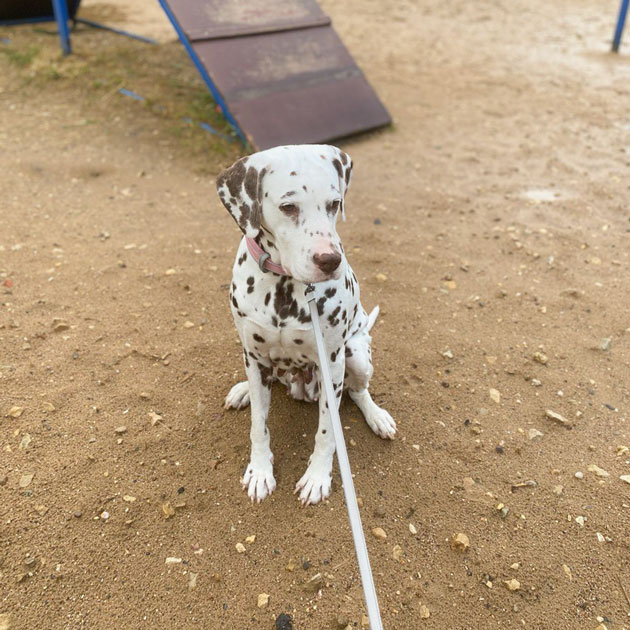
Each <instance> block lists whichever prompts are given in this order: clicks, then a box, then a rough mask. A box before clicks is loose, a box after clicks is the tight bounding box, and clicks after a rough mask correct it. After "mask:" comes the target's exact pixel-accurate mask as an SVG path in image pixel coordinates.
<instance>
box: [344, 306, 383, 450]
mask: <svg viewBox="0 0 630 630" xmlns="http://www.w3.org/2000/svg"><path fill="white" fill-rule="evenodd" d="M377 316H378V307H377V308H375V309H374V310H373V311H372V312H371V313H370V315H369V318H368V322H367V325H366V326H365V328H363V329H362V330H361V331H360V332H358V333H357V334H356V335H354V336H353V337H351V338H350V339H348V341H347V342H346V350H345V352H346V373H347V376H346V379H345V383H344V384H345V386H346V387H347V388H348V393H349V394H350V398H352V400H353V401H354V402H355V403H356V405H357V407H358V408H359V409H360V410H361V413H362V414H363V417H364V418H365V421H366V422H367V423H368V426H369V427H370V429H372V431H374V433H376V435H379V436H380V437H382V438H389V439H391V438H393V437H394V435H395V434H396V423H395V422H394V419H393V418H392V417H391V416H390V415H389V413H388V412H387V411H386V410H385V409H383V408H381V407H379V406H378V405H377V404H376V403H375V402H374V401H373V400H372V396H370V392H369V391H368V387H369V385H370V378H372V373H373V372H374V368H373V367H372V350H371V348H370V343H371V338H370V335H369V330H370V329H371V328H372V326H373V325H374V322H375V320H376V317H377Z"/></svg>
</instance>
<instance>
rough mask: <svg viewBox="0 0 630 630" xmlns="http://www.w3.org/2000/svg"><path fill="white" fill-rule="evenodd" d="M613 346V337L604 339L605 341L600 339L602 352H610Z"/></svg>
mask: <svg viewBox="0 0 630 630" xmlns="http://www.w3.org/2000/svg"><path fill="white" fill-rule="evenodd" d="M611 345H612V337H604V338H603V339H600V341H599V344H598V348H599V349H600V350H601V351H602V352H608V351H609V350H610V346H611Z"/></svg>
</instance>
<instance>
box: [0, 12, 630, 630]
mask: <svg viewBox="0 0 630 630" xmlns="http://www.w3.org/2000/svg"><path fill="white" fill-rule="evenodd" d="M85 4H86V7H85V9H86V10H85V14H86V17H87V16H88V15H87V14H88V13H89V12H90V11H93V12H94V14H93V15H92V16H91V17H94V18H95V19H101V17H103V18H104V16H103V14H107V12H108V11H110V12H111V13H110V15H111V14H113V13H115V12H119V13H120V12H121V11H124V7H123V8H122V9H121V7H120V5H121V3H119V2H117V3H114V2H109V1H104V2H101V3H98V4H97V3H94V4H92V3H89V2H86V3H85ZM134 6H137V5H136V3H134ZM146 6H148V4H147V5H146ZM324 8H325V10H326V11H327V12H329V13H330V14H331V15H332V17H333V19H334V23H335V27H336V28H337V29H338V31H339V32H340V34H341V35H342V37H343V38H344V40H345V42H346V43H347V45H348V47H349V48H350V50H351V51H352V53H353V54H354V55H355V56H356V58H357V60H358V62H359V63H360V65H361V66H362V67H363V68H364V70H365V72H366V74H367V76H368V77H369V79H370V80H371V82H372V83H373V85H374V86H375V88H376V89H377V91H378V92H379V94H380V95H381V97H382V99H383V100H384V102H385V103H386V105H387V106H388V108H389V109H390V111H391V113H392V115H393V117H394V118H395V121H396V123H395V126H394V127H393V128H392V129H390V130H386V131H383V132H378V133H373V134H368V135H366V136H363V137H360V138H356V139H352V140H348V141H345V142H343V144H342V146H343V148H344V149H345V150H346V151H348V152H349V153H350V154H351V155H352V157H353V159H354V162H355V173H354V179H353V185H352V189H351V191H350V193H349V197H348V206H347V207H348V221H347V222H346V223H345V224H343V225H342V226H341V228H340V231H341V233H342V236H343V239H344V243H345V246H346V250H347V252H348V253H349V257H350V260H351V263H352V265H353V267H354V269H355V270H356V271H357V274H358V276H359V280H360V281H361V287H362V297H363V302H364V305H365V306H366V308H371V307H372V306H373V305H374V304H376V303H378V304H380V306H381V309H382V316H381V318H380V319H379V322H378V324H377V326H376V329H375V332H374V359H375V365H376V371H375V376H374V380H373V384H372V389H373V391H374V394H375V397H376V399H377V400H378V402H379V403H381V404H382V405H384V406H385V407H386V408H387V409H388V410H389V411H390V412H391V413H392V415H393V416H394V417H395V419H396V420H397V422H398V426H399V429H400V434H399V437H398V439H397V440H396V441H394V442H384V441H382V440H380V439H378V438H377V437H375V436H374V435H373V434H372V433H371V432H370V430H369V428H368V427H367V426H366V425H365V424H364V423H363V421H362V420H361V419H360V415H359V412H358V410H357V409H356V408H355V407H354V406H353V405H352V403H350V402H349V401H345V400H344V402H343V404H342V420H343V423H344V425H345V427H346V438H347V441H348V442H349V443H350V444H351V446H350V447H349V448H350V458H351V462H352V466H353V470H354V473H355V482H356V487H357V492H358V494H359V496H360V497H361V500H362V503H363V507H362V517H363V520H364V525H365V528H366V531H367V532H368V544H369V549H370V554H371V559H372V563H373V567H374V571H375V578H376V583H377V589H378V593H379V597H380V602H381V608H382V613H383V619H384V625H385V628H391V629H393V628H396V629H400V630H407V629H409V630H411V629H418V628H427V629H430V628H436V629H437V628H440V629H444V628H449V629H454V630H459V629H462V630H464V629H473V628H474V629H477V628H530V629H554V630H560V629H577V628H592V629H595V628H599V629H600V630H602V629H603V628H608V629H622V628H630V617H629V614H630V599H629V598H628V595H629V594H630V483H628V482H627V481H626V482H624V480H623V479H620V477H621V476H624V475H626V476H627V475H630V452H628V450H627V449H626V448H625V447H626V446H630V427H629V423H628V413H629V410H628V405H629V403H630V366H629V362H630V314H629V309H628V305H629V290H630V273H629V264H630V259H629V247H628V242H629V239H630V209H629V206H628V193H629V181H630V180H629V178H628V173H629V168H628V167H629V166H630V107H629V102H630V60H629V58H628V54H627V52H628V44H626V45H625V47H624V48H623V49H622V54H621V55H620V56H612V55H610V54H609V53H608V47H609V42H610V38H611V36H612V29H613V25H614V19H615V15H616V9H617V2H616V0H615V1H613V0H606V1H604V2H596V1H595V0H572V1H571V2H569V1H568V0H555V1H553V2H549V1H548V0H545V1H543V0H528V1H527V2H525V0H512V1H510V2H507V1H502V2H501V1H492V2H490V1H486V2H476V3H468V2H463V1H462V0H456V1H454V2H448V3H444V2H441V1H439V0H420V1H418V2H403V1H400V2H394V1H391V0H389V1H387V2H382V1H379V2H377V1H376V0H371V1H366V0H362V1H360V0H349V1H348V2H343V3H333V2H332V0H327V1H326V2H325V3H324ZM147 10H148V9H147ZM99 12H100V15H98V14H99ZM117 19H118V20H119V22H120V23H121V24H125V16H124V13H123V15H122V16H121V15H119V17H118V18H117ZM135 19H136V18H134V20H135ZM156 19H157V18H156ZM134 20H131V19H130V20H129V27H130V28H132V29H135V28H136V26H137V24H136V23H134ZM140 22H142V20H140ZM0 34H1V35H2V37H4V38H9V39H10V42H9V43H7V42H5V41H3V42H2V43H0V47H1V52H0V112H1V116H0V149H1V150H0V188H1V190H2V193H3V194H2V202H1V204H2V205H1V206H0V350H1V354H0V448H1V451H2V454H1V459H0V628H3V629H5V630H6V629H7V628H10V629H11V630H13V629H23V628H28V629H30V630H32V629H35V628H38V629H39V628H41V629H42V630H43V629H58V628H69V629H74V628H90V629H110V628H112V627H120V628H125V629H136V628H173V629H177V628H191V627H199V628H209V629H215V628H226V629H232V628H238V629H241V628H251V629H258V628H260V629H268V630H271V629H272V628H274V627H275V625H274V624H275V620H276V618H277V617H278V615H280V614H281V613H284V614H287V615H290V617H291V619H292V622H293V628H295V629H300V630H315V629H321V628H343V627H345V626H349V627H350V628H352V629H354V628H360V627H361V626H362V615H363V613H364V608H363V603H362V591H361V584H360V580H359V576H358V571H357V568H356V565H355V557H354V551H353V546H352V541H351V538H350V534H349V529H348V525H347V517H346V511H345V507H344V502H343V493H342V491H341V488H340V485H339V480H338V474H337V473H335V488H334V492H333V494H332V496H331V498H330V500H328V501H327V502H326V503H325V504H323V505H320V506H316V507H311V508H308V509H305V508H302V507H301V506H300V505H299V502H298V501H297V499H296V497H295V496H293V494H292V491H293V486H294V483H295V481H296V480H297V479H298V478H299V477H300V476H301V474H302V472H303V470H304V468H305V465H306V460H307V457H308V455H309V454H310V451H311V449H312V440H313V436H314V430H315V419H316V411H315V408H314V407H313V406H309V405H306V404H300V403H297V402H295V401H292V400H290V399H288V398H287V397H286V395H285V393H284V392H283V391H282V390H281V389H278V390H275V391H274V398H273V405H272V418H271V422H270V429H271V433H272V442H273V450H274V453H275V456H276V462H275V470H276V479H277V481H278V488H277V490H276V491H275V493H274V494H273V496H272V497H271V498H270V499H268V500H266V501H265V502H264V503H263V504H261V505H260V506H253V505H251V504H250V503H249V501H248V500H247V497H246V495H245V494H243V493H242V492H241V491H240V487H239V482H238V480H239V476H240V474H241V473H242V471H243V469H244V467H245V464H246V463H247V458H248V449H249V417H248V411H246V410H245V411H242V412H224V411H223V409H222V402H223V398H224V396H225V394H226V393H227V391H228V390H229V388H230V386H231V385H232V384H233V383H235V382H236V381H237V380H240V379H241V377H242V373H243V371H242V366H241V355H240V350H239V345H238V343H237V338H236V333H235V330H234V326H233V323H232V321H231V318H230V313H229V308H228V300H227V290H228V283H229V281H230V270H231V266H232V261H233V255H234V253H235V251H236V247H237V244H238V240H239V232H238V229H237V228H236V226H235V225H234V223H233V221H232V219H231V218H230V217H229V216H228V214H227V213H226V212H225V210H224V209H222V207H221V206H220V204H219V202H218V200H217V197H216V194H215V190H214V181H213V180H214V176H215V175H216V174H217V173H218V172H219V170H220V169H221V167H223V166H226V165H228V164H230V163H231V162H232V161H233V160H234V159H235V158H236V157H237V156H238V154H239V147H238V146H237V145H236V144H229V143H225V142H223V141H217V140H215V139H214V137H213V136H210V135H209V134H207V133H206V132H204V131H202V130H200V129H199V128H198V127H195V126H194V125H188V126H186V125H182V123H181V117H182V116H183V115H184V114H185V111H184V110H185V109H186V107H189V106H190V107H192V108H193V109H194V111H195V112H196V115H197V116H198V117H202V116H207V117H209V119H212V120H213V121H214V122H215V124H220V122H216V120H215V119H216V117H215V118H212V116H214V113H213V110H212V107H211V106H210V105H209V104H208V103H207V102H205V101H204V100H203V99H204V98H205V96H204V95H205V90H204V88H203V86H202V85H201V82H200V81H199V80H198V79H197V77H196V75H195V72H194V69H193V68H192V64H190V63H189V61H188V60H187V58H186V55H185V53H184V51H183V49H182V48H181V46H179V45H178V44H176V43H170V44H165V45H163V46H160V47H149V46H146V45H143V44H141V43H138V42H133V41H130V40H127V39H122V38H120V37H116V36H114V35H112V34H108V33H103V32H97V31H91V30H87V29H81V30H80V32H79V33H77V35H76V36H75V38H74V41H73V43H74V46H75V50H76V55H74V56H73V58H72V59H66V60H62V59H60V58H59V56H58V52H57V50H58V49H57V42H56V40H55V38H54V37H52V36H50V35H46V34H42V33H41V32H39V30H37V31H34V30H33V28H32V27H22V28H11V29H3V30H2V31H1V33H0ZM624 51H625V54H624ZM120 87H126V88H128V89H134V90H136V91H138V92H140V93H142V94H143V95H144V96H146V97H147V100H146V101H145V102H144V103H139V102H136V101H134V100H133V99H130V98H127V97H124V96H122V95H120V94H119V92H118V89H119V88H120ZM182 104H183V105H182ZM193 105H194V107H193ZM204 107H205V109H204ZM182 108H183V109H182ZM378 274H383V275H384V276H385V279H383V276H382V275H381V276H379V275H378ZM547 410H550V411H552V412H554V413H556V414H560V416H561V417H562V418H563V419H564V423H562V422H560V421H558V420H554V419H553V418H551V417H549V416H547V415H546V412H547ZM627 479H630V478H627ZM376 527H380V528H382V529H383V530H384V531H385V533H386V535H387V538H386V539H384V540H379V539H377V538H376V537H374V536H373V535H372V534H371V533H370V532H371V531H372V529H373V528H376ZM461 534H463V535H465V537H466V538H462V536H459V538H458V540H460V541H463V542H462V544H460V546H459V547H458V546H457V545H456V544H454V537H456V536H457V535H461ZM251 536H255V540H254V541H253V542H247V539H248V537H251ZM249 540H250V541H251V540H252V539H251V538H249ZM237 543H241V544H242V545H244V547H245V553H238V552H237V549H236V545H237ZM466 543H467V544H466ZM167 558H175V559H177V561H172V563H170V564H169V562H167ZM180 560H181V562H180ZM316 574H321V583H319V584H318V586H319V589H318V588H315V589H310V588H309V586H308V585H307V582H308V580H310V579H311V578H312V577H313V576H315V575H316ZM508 586H509V587H511V588H512V589H513V590H510V588H508ZM261 593H266V594H268V595H269V601H268V605H267V606H266V607H264V608H259V607H258V606H257V598H258V596H259V594H261ZM279 627H281V628H284V630H286V628H288V625H286V624H285V626H282V625H280V626H279Z"/></svg>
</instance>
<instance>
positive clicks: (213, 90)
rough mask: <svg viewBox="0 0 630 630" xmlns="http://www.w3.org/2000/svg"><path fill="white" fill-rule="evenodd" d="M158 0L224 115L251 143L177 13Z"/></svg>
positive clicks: (242, 139)
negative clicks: (202, 61)
mask: <svg viewBox="0 0 630 630" xmlns="http://www.w3.org/2000/svg"><path fill="white" fill-rule="evenodd" d="M158 1H159V3H160V5H161V6H162V8H163V9H164V13H166V15H167V17H168V19H169V20H170V21H171V24H172V25H173V28H174V29H175V31H176V32H177V36H178V37H179V39H180V40H181V42H182V44H183V45H184V48H185V49H186V52H187V53H188V54H189V56H190V58H191V59H192V61H193V63H194V64H195V66H196V68H197V70H198V71H199V74H200V75H201V78H202V79H203V80H204V82H205V84H206V85H207V86H208V89H209V90H210V92H211V93H212V98H214V101H215V103H216V104H217V105H218V106H219V107H220V108H221V111H222V112H223V115H224V116H225V118H226V119H227V121H228V122H229V123H230V125H231V126H232V128H233V129H234V131H235V132H236V134H237V135H238V137H239V138H240V139H241V141H242V142H243V144H245V145H247V144H249V141H248V140H247V138H246V137H245V134H244V133H243V132H242V131H241V128H240V127H239V126H238V123H237V122H236V120H235V118H234V116H232V114H231V113H230V110H229V109H228V106H227V104H226V102H225V101H224V100H223V97H222V96H221V93H220V92H219V90H218V89H217V87H216V85H215V84H214V83H213V82H212V79H211V78H210V75H209V74H208V72H207V71H206V69H205V67H204V65H203V63H201V59H199V57H198V56H197V53H196V52H195V51H194V50H193V47H192V46H191V44H190V40H189V39H188V37H186V33H184V31H183V30H182V27H181V26H180V25H179V22H178V21H177V19H176V18H175V15H174V14H173V12H172V11H171V9H170V7H169V6H168V5H167V4H166V2H165V0H158Z"/></svg>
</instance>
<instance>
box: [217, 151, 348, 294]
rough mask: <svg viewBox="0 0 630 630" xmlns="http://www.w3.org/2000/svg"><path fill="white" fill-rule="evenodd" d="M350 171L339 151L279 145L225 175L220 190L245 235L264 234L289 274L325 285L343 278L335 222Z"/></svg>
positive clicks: (341, 208)
mask: <svg viewBox="0 0 630 630" xmlns="http://www.w3.org/2000/svg"><path fill="white" fill-rule="evenodd" d="M351 173H352V160H351V159H350V157H349V156H348V155H347V154H346V153H344V152H343V151H341V150H340V149H337V148H336V147H332V146H328V145H308V144H305V145H293V146H285V147H275V148H273V149H268V150H267V151H260V152H259V153H254V154H253V155H250V156H249V157H245V158H242V159H240V160H238V161H237V162H236V163H235V164H233V165H232V166H230V168H228V169H226V170H225V171H223V173H221V175H219V177H218V178H217V190H218V193H219V197H220V199H221V201H222V202H223V205H224V206H225V207H226V208H227V209H228V211H229V212H230V214H231V215H232V216H233V217H234V220H235V221H236V222H237V224H238V225H239V227H240V228H241V230H242V231H243V233H244V234H245V236H248V237H249V238H253V239H255V238H256V237H257V236H258V235H259V234H260V233H261V232H262V233H264V234H265V235H266V236H267V237H268V238H269V240H271V241H273V243H274V245H275V247H276V249H277V250H278V252H279V255H280V261H279V262H280V264H281V265H282V266H283V267H284V268H285V269H286V270H287V272H288V273H289V274H290V275H291V276H293V277H294V278H295V279H296V280H300V281H301V282H321V281H323V280H330V279H336V278H338V277H339V276H340V274H341V269H340V263H341V260H342V248H341V242H340V240H339V236H338V235H337V230H336V223H337V218H338V217H339V215H340V214H341V215H342V216H343V215H344V198H345V195H346V191H347V190H348V186H349V185H350V176H351Z"/></svg>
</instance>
